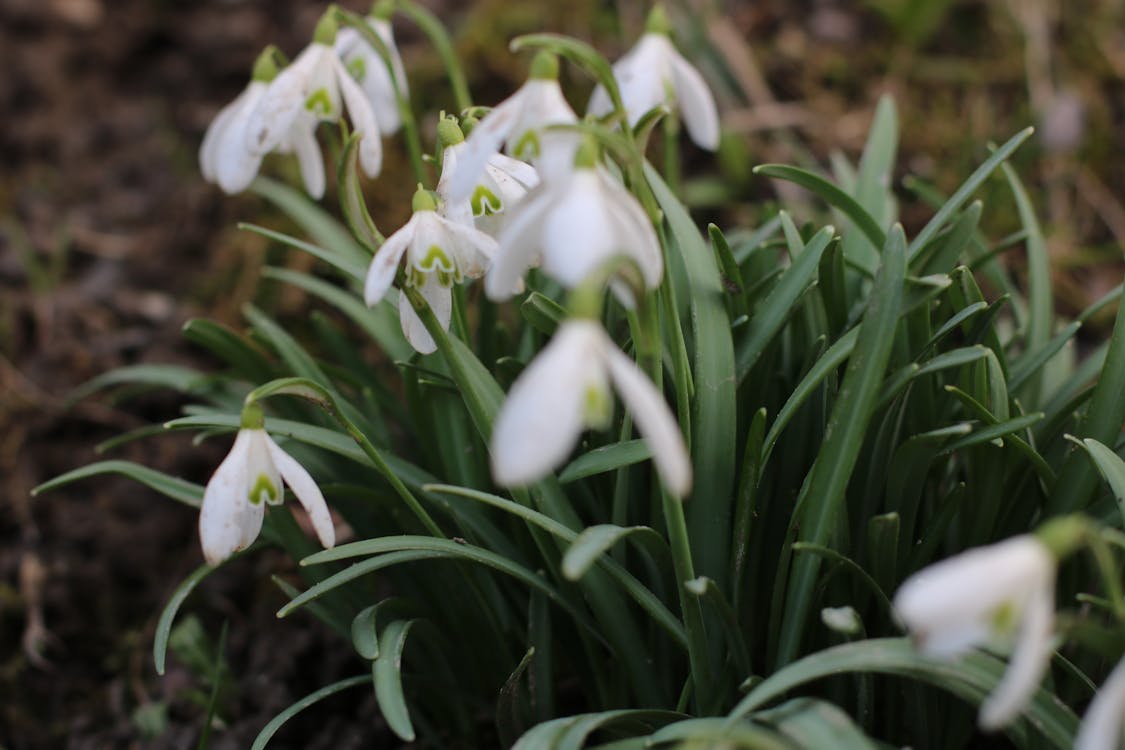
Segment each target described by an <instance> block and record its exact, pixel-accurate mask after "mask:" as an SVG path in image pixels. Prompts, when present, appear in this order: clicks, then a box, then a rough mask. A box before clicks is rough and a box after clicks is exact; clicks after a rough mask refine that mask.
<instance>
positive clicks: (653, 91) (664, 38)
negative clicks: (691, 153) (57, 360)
mask: <svg viewBox="0 0 1125 750" xmlns="http://www.w3.org/2000/svg"><path fill="white" fill-rule="evenodd" d="M669 31H670V27H669V24H668V18H667V16H665V15H664V11H663V9H661V8H660V7H659V6H657V7H656V8H654V9H653V11H652V13H651V14H650V15H649V18H648V27H647V30H646V31H645V33H644V35H642V36H641V38H640V41H638V42H637V44H636V46H635V47H633V49H631V50H630V51H629V52H627V53H626V54H625V55H624V56H623V57H622V58H621V59H620V60H618V61H617V62H616V63H614V65H613V77H614V78H615V79H617V85H618V88H620V90H621V99H622V101H623V102H624V104H625V112H626V114H627V115H628V117H629V125H630V127H632V126H635V125H636V124H637V122H639V121H640V119H641V117H643V116H644V114H645V113H646V112H648V111H649V110H651V109H652V108H653V107H657V106H660V105H662V104H665V105H667V106H668V107H669V108H671V109H677V108H678V109H679V110H680V113H681V115H682V117H683V120H684V125H686V126H687V131H688V135H690V136H691V139H692V140H693V141H695V143H696V145H697V146H699V147H700V148H704V149H707V150H708V151H714V150H715V149H717V148H718V147H719V112H718V109H717V108H716V106H715V97H713V96H712V95H711V90H710V89H709V88H707V83H706V82H705V81H704V80H703V76H701V75H700V74H699V71H698V70H696V69H695V68H694V67H692V65H691V63H689V62H688V61H687V60H685V59H684V58H683V56H682V55H681V54H680V53H679V52H677V51H676V48H675V47H674V46H673V45H672V40H671V39H669V38H668V34H669ZM587 111H588V112H589V113H590V114H593V115H596V116H598V117H601V116H602V115H607V114H609V113H610V112H612V111H613V104H612V103H611V102H610V99H609V94H607V93H606V90H605V87H603V86H600V85H599V86H598V87H597V88H595V89H594V93H593V95H592V96H591V97H590V104H589V106H588V107H587Z"/></svg>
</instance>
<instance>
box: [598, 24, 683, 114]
mask: <svg viewBox="0 0 1125 750" xmlns="http://www.w3.org/2000/svg"><path fill="white" fill-rule="evenodd" d="M670 50H671V51H672V52H675V49H674V48H672V46H671V42H670V41H668V39H667V37H665V36H663V35H662V34H651V33H650V34H644V35H643V36H642V37H641V38H640V41H638V42H637V44H636V46H635V47H633V49H632V50H630V51H629V52H628V53H627V54H625V55H623V56H622V57H621V59H620V60H618V61H617V62H616V63H614V65H613V77H614V78H615V79H617V86H618V88H619V89H620V90H621V99H622V102H623V103H624V104H625V112H626V114H628V116H629V127H633V126H635V125H636V124H637V123H638V122H639V121H640V119H641V117H642V116H644V114H645V112H648V111H649V110H650V109H652V108H653V107H656V106H659V105H661V104H666V103H668V104H670V103H671V102H669V96H668V95H669V87H670V86H671V85H672V81H671V80H670V78H671V74H670V65H669V58H668V53H669V51H670Z"/></svg>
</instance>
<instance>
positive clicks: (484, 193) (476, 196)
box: [469, 185, 504, 216]
mask: <svg viewBox="0 0 1125 750" xmlns="http://www.w3.org/2000/svg"><path fill="white" fill-rule="evenodd" d="M469 202H470V203H471V204H472V206H473V216H491V215H492V214H496V213H500V210H501V209H502V208H503V207H504V204H503V203H502V202H501V201H500V196H498V195H497V194H496V193H494V192H492V191H491V190H489V189H488V188H486V187H485V186H484V185H477V189H476V190H474V191H473V197H472V198H470V199H469Z"/></svg>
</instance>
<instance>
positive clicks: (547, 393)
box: [492, 318, 691, 497]
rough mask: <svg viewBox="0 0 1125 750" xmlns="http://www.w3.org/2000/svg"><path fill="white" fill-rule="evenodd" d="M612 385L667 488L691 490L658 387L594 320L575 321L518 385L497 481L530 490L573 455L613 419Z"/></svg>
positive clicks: (501, 442)
mask: <svg viewBox="0 0 1125 750" xmlns="http://www.w3.org/2000/svg"><path fill="white" fill-rule="evenodd" d="M610 383H612V384H613V386H614V388H615V389H616V390H617V392H618V393H619V394H620V395H621V398H622V400H623V401H624V402H625V405H626V406H627V407H628V408H629V412H630V414H631V415H632V417H633V421H634V422H635V423H636V425H637V429H638V430H639V431H640V433H641V435H642V436H643V437H644V439H645V441H646V442H647V443H648V445H649V448H650V450H651V451H652V457H653V461H654V462H655V464H656V471H657V473H658V474H659V475H660V478H661V480H662V481H663V482H664V485H665V486H666V487H667V488H668V489H669V490H670V491H671V492H673V493H675V494H676V495H677V496H679V497H683V496H685V495H687V494H688V492H689V491H690V490H691V461H690V460H689V459H688V455H687V449H686V448H685V447H684V440H683V436H682V435H681V433H680V428H679V426H678V425H677V424H676V419H675V417H673V416H672V413H671V412H670V411H669V410H668V404H667V403H665V401H664V398H663V396H662V395H661V394H660V392H659V391H657V389H656V386H654V385H653V384H652V381H650V380H649V379H648V378H647V377H646V376H645V375H644V374H643V373H642V372H641V371H640V370H639V369H638V368H637V366H636V364H634V362H633V361H632V360H631V359H629V358H628V357H626V356H625V355H624V354H623V353H622V352H621V351H620V350H618V348H617V346H616V345H615V344H614V343H613V341H612V340H611V339H610V338H609V336H608V335H606V333H605V331H604V330H602V327H601V325H600V324H599V323H597V322H596V321H593V320H588V319H582V318H572V319H570V320H567V321H565V322H564V323H562V325H560V326H559V329H558V331H557V332H556V333H555V337H554V338H553V339H551V343H550V344H548V345H547V347H546V348H544V349H543V351H542V352H541V353H540V354H539V356H538V357H537V358H536V359H535V360H534V361H532V363H531V364H530V365H528V367H527V369H526V370H524V372H523V373H522V374H521V375H520V377H519V378H518V379H517V380H516V382H515V383H514V384H513V385H512V388H511V390H510V391H509V393H508V398H507V400H506V401H505V402H504V405H503V406H502V407H501V408H500V413H499V414H498V415H497V417H496V425H495V427H494V429H493V431H492V476H493V478H495V480H496V481H497V482H498V483H499V484H502V485H504V486H515V485H523V484H529V483H531V482H534V481H536V480H537V479H540V478H541V477H543V476H544V475H546V474H547V473H548V472H550V471H551V470H552V469H554V468H555V467H557V466H558V465H559V464H561V463H562V462H563V460H564V459H565V458H566V457H567V456H568V455H570V452H571V450H573V448H574V445H575V443H577V442H578V437H579V435H580V434H581V433H582V430H583V429H584V428H587V427H590V428H598V429H604V428H606V427H608V426H609V422H610V420H611V419H612V417H613V397H612V395H611V394H610V388H609V387H610Z"/></svg>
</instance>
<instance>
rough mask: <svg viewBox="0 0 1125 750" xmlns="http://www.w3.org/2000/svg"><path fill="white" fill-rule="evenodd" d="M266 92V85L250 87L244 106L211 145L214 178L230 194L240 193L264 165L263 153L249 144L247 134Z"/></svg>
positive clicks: (225, 124) (228, 121)
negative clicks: (256, 150) (252, 148)
mask: <svg viewBox="0 0 1125 750" xmlns="http://www.w3.org/2000/svg"><path fill="white" fill-rule="evenodd" d="M265 93H266V89H265V87H264V86H263V85H259V86H252V87H248V88H247V96H246V99H245V100H244V101H243V104H242V106H241V107H240V108H239V110H238V111H237V112H235V113H233V114H232V116H231V117H230V119H229V120H227V121H226V123H224V128H223V130H222V131H221V132H220V133H217V134H216V140H215V143H214V145H213V146H212V147H211V152H212V154H213V156H212V157H211V158H212V159H213V167H214V172H215V181H216V182H217V183H218V185H219V187H220V188H222V189H223V191H225V192H227V193H241V192H242V191H243V190H245V189H246V188H247V187H249V185H250V183H251V182H252V181H253V180H254V177H255V176H257V174H258V169H259V168H260V167H261V165H262V157H261V155H260V154H257V153H254V152H253V151H251V150H250V149H248V148H247V147H246V133H247V127H248V125H249V121H250V116H251V115H252V113H253V112H254V111H256V110H257V108H258V106H259V105H260V103H261V101H262V98H263V97H264V96H265Z"/></svg>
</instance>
